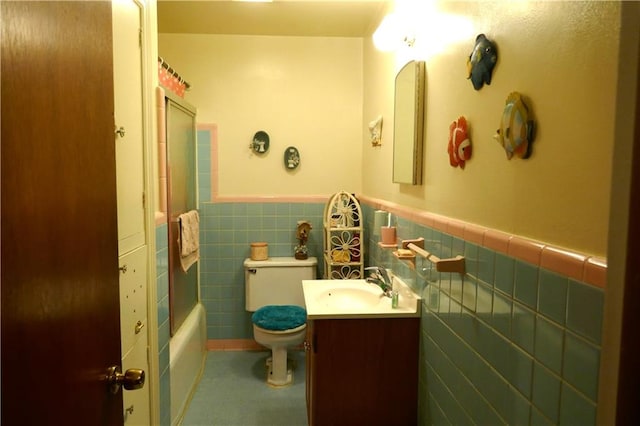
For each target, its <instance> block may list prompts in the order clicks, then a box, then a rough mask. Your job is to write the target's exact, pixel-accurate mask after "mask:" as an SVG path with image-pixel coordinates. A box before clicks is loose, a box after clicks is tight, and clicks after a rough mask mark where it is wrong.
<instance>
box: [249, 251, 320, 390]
mask: <svg viewBox="0 0 640 426" xmlns="http://www.w3.org/2000/svg"><path fill="white" fill-rule="evenodd" d="M317 264H318V260H317V259H316V258H315V257H309V258H308V259H304V260H301V259H295V258H293V257H272V258H269V259H267V260H251V259H245V261H244V267H245V299H246V300H245V306H246V309H247V311H249V312H253V314H252V315H251V321H252V322H253V337H254V339H255V341H256V342H258V343H259V344H261V345H263V346H265V347H267V348H269V349H271V358H270V359H269V360H268V361H267V366H268V369H269V374H268V375H267V383H268V384H269V385H271V386H286V385H289V384H291V383H292V382H293V372H292V371H293V370H292V367H293V365H287V349H289V348H294V347H296V346H298V345H300V344H301V343H302V342H303V341H304V339H305V337H306V333H307V324H306V323H307V311H306V310H305V309H304V306H305V304H304V293H303V291H302V281H304V280H313V279H315V277H316V266H317Z"/></svg>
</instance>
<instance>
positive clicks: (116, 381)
mask: <svg viewBox="0 0 640 426" xmlns="http://www.w3.org/2000/svg"><path fill="white" fill-rule="evenodd" d="M107 384H108V385H109V388H110V390H111V393H113V394H116V393H118V391H119V390H120V386H124V388H125V389H126V390H135V389H140V388H142V387H143V386H144V370H141V369H139V368H130V369H128V370H127V371H125V372H124V374H122V370H120V366H118V365H114V366H111V367H109V369H108V370H107Z"/></svg>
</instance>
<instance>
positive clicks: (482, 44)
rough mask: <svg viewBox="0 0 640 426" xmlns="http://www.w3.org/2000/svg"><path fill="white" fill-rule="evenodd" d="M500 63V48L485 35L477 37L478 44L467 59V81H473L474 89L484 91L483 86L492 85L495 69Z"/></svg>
mask: <svg viewBox="0 0 640 426" xmlns="http://www.w3.org/2000/svg"><path fill="white" fill-rule="evenodd" d="M496 62H498V48H497V46H496V44H495V43H494V42H493V41H491V40H489V39H488V38H487V37H486V36H485V35H484V34H479V35H478V36H477V37H476V44H475V46H474V47H473V51H471V54H470V55H469V58H468V59H467V74H468V77H467V79H470V80H471V83H472V84H473V88H474V89H476V90H480V89H482V86H483V85H484V84H485V83H486V84H491V75H492V73H493V67H495V66H496Z"/></svg>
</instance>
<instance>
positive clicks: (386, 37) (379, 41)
mask: <svg viewBox="0 0 640 426" xmlns="http://www.w3.org/2000/svg"><path fill="white" fill-rule="evenodd" d="M408 27H410V25H407V22H403V19H402V17H401V16H400V15H399V14H397V13H390V14H389V15H387V16H385V17H384V18H383V19H382V22H380V25H379V26H378V28H377V29H376V31H375V32H374V33H373V44H374V45H375V46H376V48H377V49H378V50H381V51H383V52H389V51H394V50H398V49H400V48H402V47H413V44H414V43H415V41H416V37H415V35H414V33H413V31H412V30H411V29H409V28H408Z"/></svg>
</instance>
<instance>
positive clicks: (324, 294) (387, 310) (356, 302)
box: [302, 277, 421, 319]
mask: <svg viewBox="0 0 640 426" xmlns="http://www.w3.org/2000/svg"><path fill="white" fill-rule="evenodd" d="M394 280H395V284H394V285H395V288H396V289H397V290H398V292H399V297H398V307H397V308H392V307H391V298H389V297H386V296H385V295H384V294H383V292H382V289H381V288H380V287H379V286H378V285H376V284H372V283H368V282H366V281H365V280H303V281H302V289H303V292H304V300H305V304H306V309H307V317H308V318H309V319H331V318H386V317H419V316H420V312H421V310H420V297H419V296H418V295H416V294H415V293H414V292H413V291H412V290H411V288H410V287H408V286H407V285H406V284H405V283H404V282H402V280H400V279H399V278H397V277H395V278H394Z"/></svg>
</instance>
